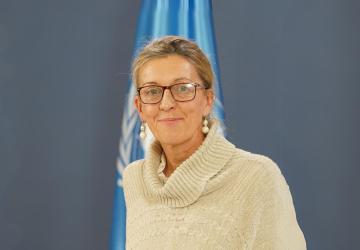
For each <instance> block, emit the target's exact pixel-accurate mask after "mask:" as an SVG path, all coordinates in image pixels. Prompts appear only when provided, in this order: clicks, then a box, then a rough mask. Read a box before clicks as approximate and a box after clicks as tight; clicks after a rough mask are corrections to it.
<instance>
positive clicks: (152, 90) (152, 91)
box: [144, 87, 162, 96]
mask: <svg viewBox="0 0 360 250" xmlns="http://www.w3.org/2000/svg"><path fill="white" fill-rule="evenodd" d="M161 93H162V89H161V88H159V87H148V88H144V94H145V95H147V96H157V95H160V94H161Z"/></svg>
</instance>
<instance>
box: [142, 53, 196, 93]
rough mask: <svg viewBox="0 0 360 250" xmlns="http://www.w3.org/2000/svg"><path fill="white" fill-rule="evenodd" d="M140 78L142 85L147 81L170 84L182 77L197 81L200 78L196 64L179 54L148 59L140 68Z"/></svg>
mask: <svg viewBox="0 0 360 250" xmlns="http://www.w3.org/2000/svg"><path fill="white" fill-rule="evenodd" d="M138 79H139V81H138V82H139V85H140V86H141V85H144V84H146V83H156V84H159V85H170V84H172V83H173V82H174V81H177V80H180V79H188V80H189V81H196V82H198V81H199V80H200V79H199V76H198V74H197V71H196V68H195V67H194V65H193V64H192V63H190V62H189V61H188V60H187V59H186V58H185V57H183V56H179V55H171V56H167V57H161V58H156V59H152V60H150V61H148V62H147V63H145V64H144V65H143V66H142V67H141V69H140V70H139V74H138Z"/></svg>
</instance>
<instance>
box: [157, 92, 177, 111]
mask: <svg viewBox="0 0 360 250" xmlns="http://www.w3.org/2000/svg"><path fill="white" fill-rule="evenodd" d="M174 106H175V100H174V98H173V96H172V95H171V92H170V90H169V89H165V91H164V95H163V98H162V100H161V102H160V109H161V110H164V111H167V110H170V109H172V108H174Z"/></svg>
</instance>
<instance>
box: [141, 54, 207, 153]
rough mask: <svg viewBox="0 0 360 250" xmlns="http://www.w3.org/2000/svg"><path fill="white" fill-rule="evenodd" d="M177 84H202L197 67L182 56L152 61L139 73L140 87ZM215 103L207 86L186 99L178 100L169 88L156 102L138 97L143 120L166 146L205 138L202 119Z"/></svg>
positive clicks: (198, 89) (197, 141) (194, 141)
mask: <svg viewBox="0 0 360 250" xmlns="http://www.w3.org/2000/svg"><path fill="white" fill-rule="evenodd" d="M176 83H200V84H201V83H202V81H201V79H200V77H199V75H198V74H197V72H196V69H195V67H194V66H193V65H192V64H191V63H190V62H188V61H187V60H186V59H185V57H182V56H179V55H170V56H167V57H163V58H157V59H153V60H150V61H149V62H147V63H146V64H144V66H143V67H142V68H141V69H140V71H139V74H138V86H139V87H143V86H147V85H159V86H170V85H173V84H176ZM212 104H213V92H212V90H205V89H204V88H197V89H196V96H195V98H194V99H193V100H191V101H187V102H177V101H175V100H174V98H173V97H172V95H171V93H170V90H169V89H166V90H165V92H164V95H163V99H162V100H161V102H159V103H157V104H144V103H142V102H141V101H140V99H139V97H138V96H136V97H135V105H136V108H137V110H138V112H139V114H140V117H141V119H142V120H143V121H144V122H146V123H147V125H148V126H149V128H150V130H151V132H152V133H153V135H154V136H155V138H156V139H157V140H158V141H159V142H160V143H161V144H162V145H163V146H164V145H166V144H167V145H172V146H176V145H180V144H184V143H190V144H191V143H192V142H193V143H199V141H202V140H203V138H204V136H203V134H202V131H201V128H202V120H203V117H204V116H207V115H208V114H209V113H210V111H211V107H212Z"/></svg>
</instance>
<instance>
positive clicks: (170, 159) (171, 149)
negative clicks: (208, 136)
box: [161, 131, 204, 177]
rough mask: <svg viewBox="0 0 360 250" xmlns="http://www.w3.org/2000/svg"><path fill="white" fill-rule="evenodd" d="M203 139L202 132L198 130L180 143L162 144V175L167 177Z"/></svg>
mask: <svg viewBox="0 0 360 250" xmlns="http://www.w3.org/2000/svg"><path fill="white" fill-rule="evenodd" d="M203 140H204V134H203V133H202V132H201V131H200V133H198V134H197V135H196V136H193V137H191V138H190V139H189V140H188V141H185V142H183V143H181V144H177V145H173V144H162V145H161V147H162V148H163V151H164V154H165V157H166V167H165V169H164V175H165V176H166V177H169V176H170V175H171V174H172V173H173V172H174V171H175V169H176V168H177V167H178V166H179V165H180V164H181V163H182V162H183V161H185V160H186V159H187V158H189V157H190V156H191V155H192V154H193V153H194V152H195V151H196V150H197V149H198V148H199V147H200V145H201V144H202V142H203Z"/></svg>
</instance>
